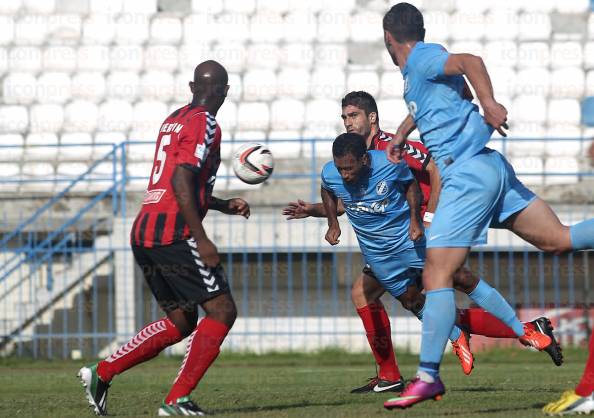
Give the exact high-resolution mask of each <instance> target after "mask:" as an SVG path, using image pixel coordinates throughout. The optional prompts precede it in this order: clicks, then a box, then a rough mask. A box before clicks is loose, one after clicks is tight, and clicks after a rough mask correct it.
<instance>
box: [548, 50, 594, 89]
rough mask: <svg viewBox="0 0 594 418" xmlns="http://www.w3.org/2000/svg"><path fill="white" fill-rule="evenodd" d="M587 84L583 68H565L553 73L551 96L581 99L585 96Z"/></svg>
mask: <svg viewBox="0 0 594 418" xmlns="http://www.w3.org/2000/svg"><path fill="white" fill-rule="evenodd" d="M593 52H594V51H593ZM585 83H586V75H585V74H584V71H583V70H582V69H581V68H577V67H565V68H560V69H557V70H554V71H553V72H552V73H551V96H552V97H556V98H560V99H561V98H570V99H579V98H581V97H582V95H583V94H584V85H585Z"/></svg>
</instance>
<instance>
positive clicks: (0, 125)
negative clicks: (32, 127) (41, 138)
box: [0, 105, 29, 133]
mask: <svg viewBox="0 0 594 418" xmlns="http://www.w3.org/2000/svg"><path fill="white" fill-rule="evenodd" d="M28 127H29V113H28V112H27V108H26V107H25V106H4V105H0V133H23V132H25V131H26V130H27V128H28Z"/></svg>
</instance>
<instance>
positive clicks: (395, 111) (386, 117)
mask: <svg viewBox="0 0 594 418" xmlns="http://www.w3.org/2000/svg"><path fill="white" fill-rule="evenodd" d="M377 111H378V113H379V117H380V121H381V127H382V129H384V130H386V131H388V132H396V129H397V128H398V126H400V123H401V122H402V121H403V120H404V118H405V117H406V116H407V115H408V108H407V107H406V103H405V102H404V100H402V99H382V100H378V102H377Z"/></svg>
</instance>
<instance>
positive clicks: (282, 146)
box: [266, 131, 302, 159]
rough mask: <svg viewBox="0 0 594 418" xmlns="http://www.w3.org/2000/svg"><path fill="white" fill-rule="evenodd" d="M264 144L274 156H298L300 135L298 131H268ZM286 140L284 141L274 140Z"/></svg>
mask: <svg viewBox="0 0 594 418" xmlns="http://www.w3.org/2000/svg"><path fill="white" fill-rule="evenodd" d="M268 139H269V140H272V141H268V142H267V143H266V146H267V147H268V149H269V150H270V152H271V153H272V155H273V156H274V158H277V159H278V158H298V157H299V156H300V154H301V146H302V141H301V135H300V134H299V131H270V133H269V134H268ZM275 140H286V141H275Z"/></svg>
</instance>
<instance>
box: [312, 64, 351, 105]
mask: <svg viewBox="0 0 594 418" xmlns="http://www.w3.org/2000/svg"><path fill="white" fill-rule="evenodd" d="M345 90H346V80H345V75H344V72H343V69H342V68H340V67H335V68H319V69H316V70H314V71H313V73H312V75H311V84H310V94H311V96H312V97H313V98H326V97H333V98H338V97H341V96H343V95H344V94H345Z"/></svg>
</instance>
